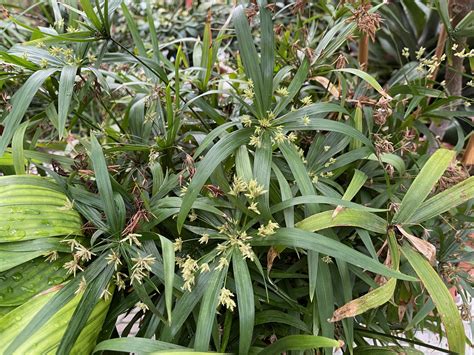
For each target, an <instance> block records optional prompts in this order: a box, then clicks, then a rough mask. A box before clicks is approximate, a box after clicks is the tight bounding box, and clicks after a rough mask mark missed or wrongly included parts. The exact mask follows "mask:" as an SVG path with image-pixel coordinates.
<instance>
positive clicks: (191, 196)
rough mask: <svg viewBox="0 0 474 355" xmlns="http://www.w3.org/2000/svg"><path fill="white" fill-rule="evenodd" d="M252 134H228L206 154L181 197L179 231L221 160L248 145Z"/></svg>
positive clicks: (243, 132) (250, 131) (247, 131)
mask: <svg viewBox="0 0 474 355" xmlns="http://www.w3.org/2000/svg"><path fill="white" fill-rule="evenodd" d="M252 132H253V130H252V129H242V130H239V131H235V132H232V133H230V134H229V135H227V136H225V137H224V138H222V139H221V140H220V141H219V142H218V143H216V144H215V145H214V146H213V147H212V148H211V149H210V150H209V152H208V153H207V154H206V157H205V158H204V159H203V160H202V161H201V162H200V163H199V165H198V166H197V168H196V174H195V175H194V177H193V179H192V180H191V183H190V184H189V186H188V188H187V191H186V194H185V195H184V197H183V203H182V205H181V210H180V211H179V215H178V220H177V224H178V230H179V231H180V230H181V228H182V227H183V224H184V221H185V219H186V217H187V215H188V213H189V211H190V210H191V206H192V205H193V203H194V200H195V199H196V197H197V196H198V195H199V192H200V190H201V188H202V187H203V185H204V184H205V183H206V180H207V179H208V178H209V176H210V175H211V174H212V172H213V171H214V170H215V169H216V168H217V166H219V164H221V162H222V161H223V160H225V159H226V158H227V157H228V156H229V155H230V154H232V153H233V152H234V151H235V150H236V149H237V148H238V147H240V146H241V145H243V144H247V143H248V140H249V137H250V135H251V134H252Z"/></svg>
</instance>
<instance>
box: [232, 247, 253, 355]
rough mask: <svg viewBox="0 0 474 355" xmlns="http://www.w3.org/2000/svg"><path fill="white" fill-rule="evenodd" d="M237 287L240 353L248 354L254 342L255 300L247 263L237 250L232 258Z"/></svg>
mask: <svg viewBox="0 0 474 355" xmlns="http://www.w3.org/2000/svg"><path fill="white" fill-rule="evenodd" d="M232 266H233V269H234V280H235V288H236V292H237V309H238V311H239V354H242V355H243V354H248V353H249V349H250V345H251V343H252V336H253V325H254V321H255V301H254V292H253V287H252V279H251V277H250V273H249V269H248V267H247V263H246V262H245V260H244V258H243V257H242V254H241V253H240V252H239V251H238V249H236V250H235V252H234V256H233V258H232Z"/></svg>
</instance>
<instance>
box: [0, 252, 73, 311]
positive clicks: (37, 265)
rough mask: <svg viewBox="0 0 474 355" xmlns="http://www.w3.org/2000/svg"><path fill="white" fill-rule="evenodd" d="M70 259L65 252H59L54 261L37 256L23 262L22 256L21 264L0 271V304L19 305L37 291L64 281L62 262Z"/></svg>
mask: <svg viewBox="0 0 474 355" xmlns="http://www.w3.org/2000/svg"><path fill="white" fill-rule="evenodd" d="M27 253H28V252H27ZM1 254H2V251H0V255H1ZM19 254H20V253H19ZM21 254H25V252H22V253H21ZM70 260H71V257H70V256H69V255H65V254H60V256H59V257H58V259H56V260H54V261H48V260H45V258H44V257H39V258H36V259H34V260H30V261H27V262H25V258H24V259H23V260H22V261H23V263H22V264H21V265H18V266H16V267H14V268H11V269H10V270H7V271H4V272H1V273H0V280H2V282H1V283H0V295H1V297H0V306H2V307H4V306H19V305H21V304H23V303H25V302H26V301H28V300H29V299H30V298H32V297H33V296H35V295H37V294H38V293H40V292H42V291H44V290H46V289H48V288H50V287H52V286H55V285H59V284H60V283H62V282H64V281H65V280H66V279H67V278H68V275H67V274H66V272H67V271H66V269H64V268H63V264H64V263H66V262H68V261H70Z"/></svg>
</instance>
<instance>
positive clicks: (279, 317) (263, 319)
mask: <svg viewBox="0 0 474 355" xmlns="http://www.w3.org/2000/svg"><path fill="white" fill-rule="evenodd" d="M267 323H281V324H286V325H288V326H290V327H293V328H297V329H300V330H302V331H303V332H306V333H310V329H309V328H308V326H307V325H306V323H305V322H303V321H302V320H301V319H299V318H296V317H293V316H291V315H290V314H288V313H284V312H282V311H277V310H271V309H269V310H265V311H261V312H258V313H257V314H256V315H255V325H260V324H267Z"/></svg>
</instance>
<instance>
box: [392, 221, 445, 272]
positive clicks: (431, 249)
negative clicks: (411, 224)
mask: <svg viewBox="0 0 474 355" xmlns="http://www.w3.org/2000/svg"><path fill="white" fill-rule="evenodd" d="M397 229H398V230H399V231H400V233H402V235H403V236H404V237H405V238H407V239H408V241H409V242H410V244H411V245H413V246H414V247H415V249H416V250H418V251H419V252H420V253H421V254H422V255H423V256H424V257H425V258H426V259H428V261H429V262H430V264H431V265H434V264H435V261H436V247H435V246H434V245H433V244H431V243H430V242H427V241H426V240H423V239H421V238H418V237H415V236H414V235H412V234H410V233H408V232H407V231H406V230H404V229H403V228H402V227H401V226H399V225H397Z"/></svg>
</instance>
